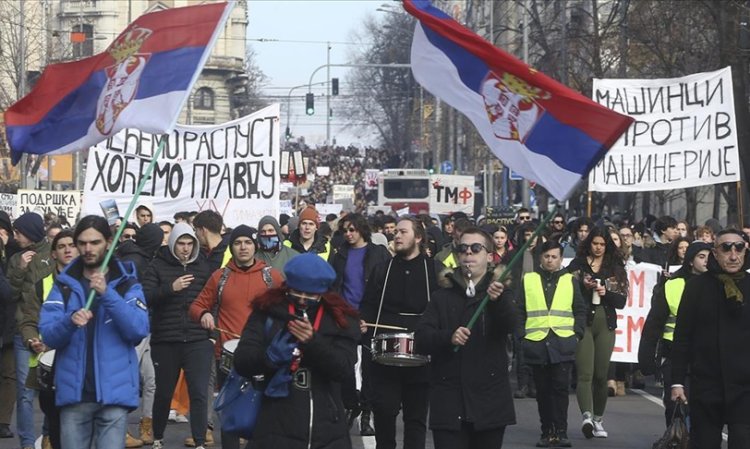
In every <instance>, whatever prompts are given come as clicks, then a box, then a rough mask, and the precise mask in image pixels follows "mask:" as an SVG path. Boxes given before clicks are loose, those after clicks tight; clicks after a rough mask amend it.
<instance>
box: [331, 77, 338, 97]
mask: <svg viewBox="0 0 750 449" xmlns="http://www.w3.org/2000/svg"><path fill="white" fill-rule="evenodd" d="M338 94H339V79H338V78H332V79H331V95H338Z"/></svg>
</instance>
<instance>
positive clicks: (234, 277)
mask: <svg viewBox="0 0 750 449" xmlns="http://www.w3.org/2000/svg"><path fill="white" fill-rule="evenodd" d="M264 268H266V264H265V263H264V262H262V261H260V260H258V261H256V262H255V263H254V264H253V266H251V267H250V268H248V269H247V270H243V269H240V268H239V267H237V265H236V264H235V263H234V260H230V261H229V263H228V264H227V266H226V269H228V270H229V276H228V277H227V281H226V284H225V285H224V290H223V291H222V294H221V296H222V297H221V305H220V306H219V311H218V315H219V319H218V323H217V324H216V325H217V326H218V327H220V328H222V329H225V330H228V331H230V332H234V333H235V334H240V333H242V328H243V327H245V323H246V322H247V318H248V317H249V316H250V313H251V312H252V311H253V301H254V300H255V298H257V297H258V296H260V295H262V294H263V293H265V292H266V291H267V290H268V286H267V285H266V282H265V280H264V279H263V269H264ZM223 273H224V268H221V269H219V270H216V271H214V273H213V274H212V275H211V278H210V279H209V280H208V282H206V286H205V287H203V290H201V292H200V294H199V295H198V298H196V300H195V301H193V303H192V304H191V305H190V312H189V313H190V318H191V319H192V320H193V321H195V322H196V323H200V320H201V318H202V317H203V315H204V314H206V313H212V311H213V310H214V307H215V305H216V303H217V301H218V290H219V281H220V280H221V276H222V274H223ZM270 275H271V279H273V284H272V286H273V287H279V286H281V284H282V283H283V282H284V278H283V276H281V273H279V272H278V271H277V270H274V269H271V272H270ZM233 338H234V337H231V336H228V335H227V334H226V333H224V332H220V333H219V339H218V341H217V342H216V343H217V344H216V356H217V357H218V356H219V355H221V348H222V345H223V344H224V343H225V342H227V341H229V340H231V339H233Z"/></svg>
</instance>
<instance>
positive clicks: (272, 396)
mask: <svg viewBox="0 0 750 449" xmlns="http://www.w3.org/2000/svg"><path fill="white" fill-rule="evenodd" d="M284 274H285V275H286V283H285V284H284V285H283V286H282V287H281V288H277V289H272V290H269V291H268V292H266V293H265V294H264V295H263V296H261V297H259V298H257V299H256V300H255V302H254V305H253V308H254V310H253V313H252V314H251V315H250V318H249V319H248V321H247V324H246V325H245V329H244V330H243V332H242V338H241V339H240V342H239V344H238V346H237V350H236V351H235V354H234V367H235V370H236V371H237V373H239V374H240V375H242V376H245V377H247V378H251V377H253V376H258V375H262V376H263V377H264V381H263V382H261V383H259V384H258V385H256V386H257V387H259V388H263V387H265V392H264V395H263V401H262V404H261V410H260V414H259V416H258V420H257V424H256V427H255V431H254V432H253V437H252V439H251V441H250V442H249V444H248V448H249V447H252V448H253V449H263V448H270V449H279V448H284V449H295V448H308V447H309V448H313V449H320V448H326V449H339V448H341V449H348V448H351V441H350V439H349V429H348V426H347V423H346V419H345V417H344V405H343V403H342V400H341V388H340V382H341V381H342V380H343V379H344V377H345V376H346V375H347V374H348V373H350V372H351V371H352V370H353V368H354V364H355V362H356V361H357V352H356V345H357V343H358V341H359V338H360V329H359V321H358V318H357V312H356V311H355V310H354V309H353V308H351V306H349V305H348V303H347V302H346V301H345V300H344V299H343V298H341V297H340V296H339V295H338V294H336V293H333V292H331V291H330V287H331V285H332V284H333V281H334V280H335V279H336V273H335V272H334V270H333V268H331V266H330V265H329V264H328V263H326V261H324V260H323V259H321V258H320V257H319V256H318V255H316V254H310V253H308V254H301V255H299V256H296V257H294V258H293V259H291V260H290V261H289V262H287V264H286V265H285V267H284Z"/></svg>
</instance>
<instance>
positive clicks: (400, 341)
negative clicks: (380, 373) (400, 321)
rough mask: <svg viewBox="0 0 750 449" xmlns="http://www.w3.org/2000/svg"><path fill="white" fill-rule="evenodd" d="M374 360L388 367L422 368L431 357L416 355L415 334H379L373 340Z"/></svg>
mask: <svg viewBox="0 0 750 449" xmlns="http://www.w3.org/2000/svg"><path fill="white" fill-rule="evenodd" d="M372 360H373V361H375V362H378V363H380V364H381V365H388V366H404V367H410V366H422V365H426V364H427V363H428V362H429V361H430V357H429V356H426V355H419V354H415V353H414V333H405V332H403V333H397V334H379V335H376V336H375V337H373V339H372Z"/></svg>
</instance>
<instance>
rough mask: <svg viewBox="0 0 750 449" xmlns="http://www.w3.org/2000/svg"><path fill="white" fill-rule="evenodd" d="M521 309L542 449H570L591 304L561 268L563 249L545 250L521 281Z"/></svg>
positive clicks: (548, 246) (551, 244) (549, 246)
mask: <svg viewBox="0 0 750 449" xmlns="http://www.w3.org/2000/svg"><path fill="white" fill-rule="evenodd" d="M519 292H520V294H519V295H518V297H519V300H518V307H519V309H520V316H521V322H522V323H523V324H524V332H523V338H522V340H521V341H522V344H521V347H520V348H519V350H521V351H523V353H524V357H523V359H524V361H525V362H526V364H528V365H529V366H530V367H531V368H532V370H533V381H534V383H535V385H536V400H537V404H538V406H539V419H540V421H541V427H542V436H541V438H540V439H539V442H538V443H537V444H536V446H537V447H570V446H571V443H570V440H569V439H568V386H569V383H570V380H569V379H570V373H571V371H572V370H573V362H574V361H575V355H576V344H577V342H578V340H580V339H581V338H583V333H584V327H585V324H586V305H585V304H584V302H583V296H581V290H580V287H579V284H578V282H577V281H576V280H575V278H574V277H573V275H571V274H570V273H568V272H567V271H566V270H563V269H562V246H560V244H559V243H558V242H556V241H554V240H549V241H546V242H544V243H543V244H542V245H541V262H540V263H539V265H538V266H537V269H536V270H535V271H534V272H532V273H527V274H526V275H524V277H523V279H522V280H521V287H520V288H519Z"/></svg>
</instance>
